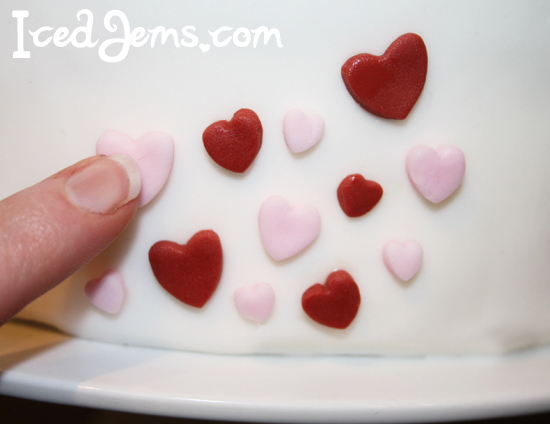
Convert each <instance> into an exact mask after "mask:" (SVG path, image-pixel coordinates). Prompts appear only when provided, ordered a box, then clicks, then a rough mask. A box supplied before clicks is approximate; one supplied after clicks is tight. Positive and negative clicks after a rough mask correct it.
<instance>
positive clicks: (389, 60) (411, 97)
mask: <svg viewBox="0 0 550 424" xmlns="http://www.w3.org/2000/svg"><path fill="white" fill-rule="evenodd" d="M427 71H428V52H427V51H426V46H425V44H424V41H423V40H422V38H421V37H420V36H418V35H416V34H405V35H402V36H401V37H399V38H398V39H397V40H395V41H394V42H393V43H392V44H391V45H390V46H389V47H388V49H387V50H386V52H385V53H384V54H383V55H382V56H374V55H371V54H368V53H364V54H358V55H356V56H353V57H351V58H350V59H348V60H347V61H346V63H344V66H342V78H343V79H344V84H346V87H347V89H348V91H349V93H350V94H351V96H352V97H353V98H354V99H355V101H356V102H357V103H359V105H360V106H361V107H362V108H363V109H365V110H367V111H368V112H370V113H372V114H374V115H377V116H380V117H382V118H390V119H405V118H406V117H407V115H408V114H409V112H410V111H411V109H412V108H413V106H414V105H415V103H416V101H417V100H418V97H419V96H420V93H422V89H423V88H424V83H425V82H426V73H427Z"/></svg>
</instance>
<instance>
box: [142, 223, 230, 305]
mask: <svg viewBox="0 0 550 424" xmlns="http://www.w3.org/2000/svg"><path fill="white" fill-rule="evenodd" d="M149 262H150V263H151V268H152V269H153V274H155V277H156V278H157V280H158V282H159V283H160V285H161V286H162V287H163V288H164V289H165V290H166V291H167V292H168V293H170V294H171V295H172V296H174V297H175V298H176V299H178V300H180V301H182V302H183V303H186V304H187V305H191V306H194V307H196V308H202V307H203V306H204V304H205V303H206V302H207V301H208V299H210V296H212V293H214V290H216V287H217V286H218V283H219V281H220V277H221V274H222V263H223V254H222V245H221V243H220V238H219V237H218V235H217V234H216V233H215V232H214V231H212V230H203V231H199V232H198V233H196V234H195V235H194V236H193V237H191V239H190V240H189V241H188V242H187V244H185V245H181V244H177V243H174V242H171V241H159V242H157V243H155V244H154V245H153V246H152V247H151V249H150V250H149Z"/></svg>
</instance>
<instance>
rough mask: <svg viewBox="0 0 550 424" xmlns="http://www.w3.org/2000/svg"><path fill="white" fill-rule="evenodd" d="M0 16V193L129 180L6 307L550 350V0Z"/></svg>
mask: <svg viewBox="0 0 550 424" xmlns="http://www.w3.org/2000/svg"><path fill="white" fill-rule="evenodd" d="M0 19H1V21H2V25H1V26H0V35H1V38H0V39H1V40H2V41H1V43H0V57H1V58H2V59H1V64H2V66H1V68H0V73H1V75H2V78H1V79H0V84H1V87H2V90H1V92H2V100H3V101H2V105H1V106H0V108H1V113H0V116H1V125H0V181H1V182H0V197H5V196H8V195H10V194H12V193H14V192H16V191H18V190H20V189H23V188H24V187H26V186H28V185H31V184H33V183H35V182H37V181H39V180H41V179H43V178H45V177H47V176H48V175H50V174H53V173H55V172H57V171H58V170H60V169H62V168H64V167H66V166H68V165H70V164H72V163H74V162H77V161H78V160H80V159H83V158H85V157H89V156H92V155H94V154H126V155H129V156H131V157H133V158H134V159H135V161H136V162H137V164H138V166H139V167H140V170H141V175H142V191H141V195H140V206H141V207H140V209H139V211H138V213H137V215H136V217H135V219H134V220H133V222H132V223H131V224H130V226H129V227H128V228H127V229H126V230H125V232H124V233H123V234H122V235H121V236H120V237H119V238H118V239H117V240H116V241H115V242H114V243H113V244H112V245H111V246H110V247H109V248H108V249H107V250H106V251H104V252H103V253H101V254H100V255H99V256H98V257H97V258H96V259H94V260H93V261H92V262H90V263H89V264H88V265H87V266H85V267H84V268H83V269H82V270H80V271H79V272H77V273H76V274H75V275H73V276H72V277H71V278H70V279H69V280H67V281H65V282H64V283H62V284H61V285H60V286H58V287H57V288H56V289H54V290H52V291H51V292H49V293H47V294H46V295H45V296H43V297H41V298H39V299H38V300H37V301H35V302H34V303H32V304H31V305H29V306H28V307H27V308H26V309H25V310H24V311H23V312H22V313H21V314H20V315H19V317H20V318H24V319H29V320H35V321H39V322H43V323H46V324H49V325H52V326H55V327H57V328H59V329H60V330H61V331H64V332H67V333H70V334H74V335H76V336H78V337H83V338H90V339H95V340H101V341H106V342H112V343H123V344H134V345H142V346H153V347H163V348H175V349H183V350H189V351H198V352H212V353H277V354H278V353H284V354H381V355H431V354H453V355H454V354H469V353H476V354H477V353H482V354H487V353H502V352H506V351H510V350H514V349H519V348H526V347H531V346H536V345H541V344H544V343H548V342H550V307H549V304H550V260H549V257H550V167H548V165H547V162H548V157H550V120H549V119H548V115H549V113H550V77H549V75H550V56H549V54H548V53H549V52H550V32H549V31H548V20H549V19H550V4H548V3H545V2H534V1H533V2H528V3H525V2H521V1H447V2H438V1H421V0H415V1H403V2H401V1H339V2H331V3H325V2H313V1H293V2H279V1H277V2H255V1H245V2H241V1H231V2H217V1H203V2H181V1H158V2H154V4H153V3H147V4H144V3H139V4H138V3H136V2H120V1H117V2H114V1H94V2H91V1H90V2H86V1H80V2H74V1H71V2H56V3H55V4H47V5H46V4H39V3H34V2H26V1H3V2H2V4H1V5H0ZM90 230H91V231H93V229H90Z"/></svg>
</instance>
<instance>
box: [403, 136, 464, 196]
mask: <svg viewBox="0 0 550 424" xmlns="http://www.w3.org/2000/svg"><path fill="white" fill-rule="evenodd" d="M406 165H407V174H408V175H409V179H410V180H411V183H412V185H413V186H414V188H415V189H416V190H417V191H418V192H419V193H420V194H421V195H422V196H424V197H425V198H426V199H428V200H429V201H430V202H432V203H439V202H442V201H443V200H445V199H446V198H447V197H449V196H450V195H451V194H453V193H454V191H455V190H456V189H457V188H458V187H459V186H460V184H461V183H462V180H463V179H464V172H465V170H466V159H465V158H464V153H462V150H460V149H459V148H458V147H454V146H442V147H439V148H437V149H436V150H434V149H431V148H430V147H426V146H416V147H413V148H412V149H411V150H410V151H409V153H408V154H407V160H406Z"/></svg>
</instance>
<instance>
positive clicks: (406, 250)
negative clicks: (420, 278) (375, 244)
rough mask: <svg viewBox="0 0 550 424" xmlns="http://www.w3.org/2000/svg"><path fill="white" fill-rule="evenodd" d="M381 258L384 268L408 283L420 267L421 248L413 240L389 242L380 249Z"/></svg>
mask: <svg viewBox="0 0 550 424" xmlns="http://www.w3.org/2000/svg"><path fill="white" fill-rule="evenodd" d="M382 257H383V258H384V263H385V264H386V267H387V268H388V270H389V271H390V272H391V273H392V274H393V275H394V276H395V277H396V278H399V279H400V280H401V281H409V280H410V279H411V278H413V277H414V276H415V275H416V274H417V273H418V270H419V269H420V266H421V265H422V258H423V252H422V246H420V244H418V242H416V241H414V240H409V241H405V242H399V241H389V242H387V243H386V244H385V245H384V248H383V249H382Z"/></svg>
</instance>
